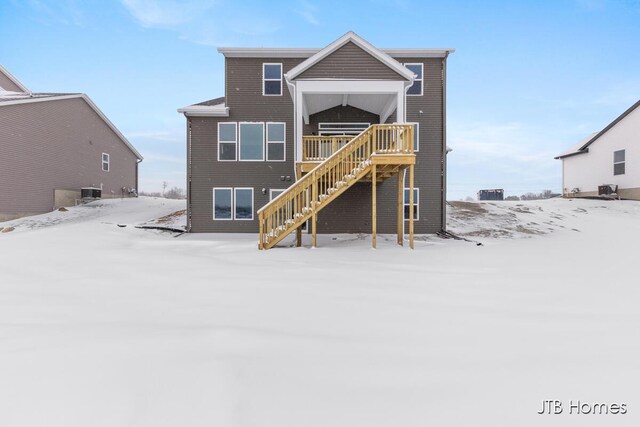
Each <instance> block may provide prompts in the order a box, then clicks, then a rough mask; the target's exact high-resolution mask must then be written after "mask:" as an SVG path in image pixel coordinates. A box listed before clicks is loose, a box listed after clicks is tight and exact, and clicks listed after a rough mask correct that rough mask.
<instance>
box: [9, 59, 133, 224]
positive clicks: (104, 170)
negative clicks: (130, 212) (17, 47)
mask: <svg viewBox="0 0 640 427" xmlns="http://www.w3.org/2000/svg"><path fill="white" fill-rule="evenodd" d="M140 161H142V156H141V155H140V153H138V152H137V151H136V149H135V148H133V146H132V145H131V144H130V143H129V141H127V139H126V138H125V137H124V136H123V135H122V134H121V133H120V131H118V129H116V127H115V126H114V125H113V123H111V122H110V121H109V119H107V117H105V115H104V114H103V113H102V112H101V111H100V110H99V109H98V107H96V105H95V104H94V103H93V102H92V101H91V99H89V97H88V96H87V95H85V94H82V93H75V94H66V93H33V92H31V91H29V90H28V89H27V88H26V87H25V86H24V85H23V84H22V83H20V82H19V81H18V80H17V79H16V78H15V77H13V76H12V75H11V74H10V73H9V72H8V71H7V70H6V69H5V68H3V67H2V66H0V221H4V220H8V219H12V218H18V217H21V216H26V215H35V214H41V213H44V212H48V211H51V210H53V209H57V208H59V207H62V206H71V205H73V204H75V202H76V200H78V199H80V194H81V193H80V189H81V188H82V187H95V188H101V189H102V197H122V196H124V197H128V196H129V195H131V194H135V193H137V189H138V163H139V162H140Z"/></svg>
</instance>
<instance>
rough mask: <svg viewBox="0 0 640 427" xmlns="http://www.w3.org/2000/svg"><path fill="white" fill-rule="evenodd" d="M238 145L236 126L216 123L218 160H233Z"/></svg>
mask: <svg viewBox="0 0 640 427" xmlns="http://www.w3.org/2000/svg"><path fill="white" fill-rule="evenodd" d="M237 145H238V125H237V123H235V122H230V123H218V160H220V161H228V160H235V159H236V156H237V150H236V147H237Z"/></svg>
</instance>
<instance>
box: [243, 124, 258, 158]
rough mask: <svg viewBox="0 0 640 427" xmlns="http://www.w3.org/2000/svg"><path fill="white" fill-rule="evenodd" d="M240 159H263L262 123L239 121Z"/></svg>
mask: <svg viewBox="0 0 640 427" xmlns="http://www.w3.org/2000/svg"><path fill="white" fill-rule="evenodd" d="M238 151H239V152H240V160H244V161H262V160H264V123H261V122H260V123H250V122H240V149H239V150H238Z"/></svg>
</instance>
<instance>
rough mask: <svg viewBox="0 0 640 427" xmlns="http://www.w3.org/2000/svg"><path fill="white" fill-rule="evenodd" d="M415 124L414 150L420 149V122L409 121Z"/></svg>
mask: <svg viewBox="0 0 640 427" xmlns="http://www.w3.org/2000/svg"><path fill="white" fill-rule="evenodd" d="M407 124H409V125H413V151H419V150H420V123H407Z"/></svg>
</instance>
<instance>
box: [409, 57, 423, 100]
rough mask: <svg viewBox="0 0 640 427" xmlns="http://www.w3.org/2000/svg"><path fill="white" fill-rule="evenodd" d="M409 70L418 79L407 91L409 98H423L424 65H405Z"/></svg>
mask: <svg viewBox="0 0 640 427" xmlns="http://www.w3.org/2000/svg"><path fill="white" fill-rule="evenodd" d="M404 66H405V67H407V68H408V69H409V70H411V71H412V72H413V73H414V74H416V75H417V76H418V77H416V78H415V80H414V81H413V85H412V86H411V87H410V88H409V89H408V90H407V95H409V96H422V82H423V80H424V64H421V63H415V64H411V63H408V64H404Z"/></svg>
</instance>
